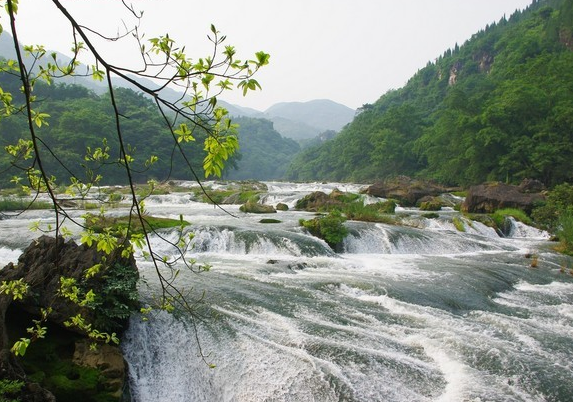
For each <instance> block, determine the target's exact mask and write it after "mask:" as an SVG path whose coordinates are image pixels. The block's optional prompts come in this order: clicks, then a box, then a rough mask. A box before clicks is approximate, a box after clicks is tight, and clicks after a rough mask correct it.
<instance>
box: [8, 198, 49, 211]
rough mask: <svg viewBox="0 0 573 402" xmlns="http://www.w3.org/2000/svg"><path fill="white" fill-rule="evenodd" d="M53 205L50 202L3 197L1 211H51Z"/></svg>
mask: <svg viewBox="0 0 573 402" xmlns="http://www.w3.org/2000/svg"><path fill="white" fill-rule="evenodd" d="M50 208H52V204H50V203H48V202H40V201H30V200H27V199H23V198H15V197H2V198H0V211H3V212H5V211H24V210H27V209H50Z"/></svg>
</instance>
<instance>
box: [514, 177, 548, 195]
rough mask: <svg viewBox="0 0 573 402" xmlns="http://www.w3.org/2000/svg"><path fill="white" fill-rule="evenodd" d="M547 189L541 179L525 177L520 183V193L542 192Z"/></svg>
mask: <svg viewBox="0 0 573 402" xmlns="http://www.w3.org/2000/svg"><path fill="white" fill-rule="evenodd" d="M542 191H545V185H544V184H543V183H542V182H540V181H539V180H534V179H523V181H522V182H521V184H520V185H519V192H520V193H541V192H542Z"/></svg>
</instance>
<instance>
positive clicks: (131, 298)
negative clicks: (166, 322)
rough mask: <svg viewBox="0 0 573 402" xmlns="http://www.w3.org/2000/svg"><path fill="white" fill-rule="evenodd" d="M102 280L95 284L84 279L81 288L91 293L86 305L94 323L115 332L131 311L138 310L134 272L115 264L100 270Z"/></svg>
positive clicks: (97, 326)
mask: <svg viewBox="0 0 573 402" xmlns="http://www.w3.org/2000/svg"><path fill="white" fill-rule="evenodd" d="M103 276H104V280H103V281H97V282H96V286H93V283H90V281H89V280H86V281H85V282H84V284H83V288H84V290H85V289H90V290H92V291H93V292H94V293H95V296H94V298H93V300H92V301H91V302H89V303H88V304H87V306H88V307H89V308H90V309H92V310H93V311H94V314H95V317H94V320H93V322H94V326H95V327H96V328H100V329H101V330H103V331H108V332H112V331H118V330H120V329H121V328H122V327H123V325H124V324H125V322H126V320H127V319H128V318H129V316H130V315H131V313H132V312H134V311H138V310H139V294H138V291H137V286H136V284H137V281H138V279H139V275H138V272H137V271H136V270H134V269H133V268H132V267H127V266H121V265H115V266H113V267H110V268H108V269H107V270H106V271H105V272H104V273H103Z"/></svg>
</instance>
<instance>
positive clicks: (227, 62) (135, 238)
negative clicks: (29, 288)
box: [0, 0, 270, 355]
mask: <svg viewBox="0 0 573 402" xmlns="http://www.w3.org/2000/svg"><path fill="white" fill-rule="evenodd" d="M52 3H53V4H54V6H55V7H56V8H57V9H58V10H59V11H60V13H61V16H62V17H63V18H64V20H66V21H67V22H68V23H69V32H70V33H71V34H70V42H72V52H73V57H72V59H71V60H70V61H69V62H65V63H62V62H60V61H59V60H58V57H57V54H56V53H53V54H49V53H48V52H47V51H46V50H45V48H44V47H43V46H42V45H22V46H21V44H20V43H19V42H18V34H19V29H20V26H19V23H20V22H21V19H17V18H16V16H17V13H18V1H17V0H6V1H3V2H2V5H3V6H4V7H2V12H4V13H5V15H4V18H3V19H2V20H3V21H8V26H9V28H10V33H11V35H12V38H11V39H12V43H13V49H14V51H15V54H16V56H15V58H14V59H13V60H4V59H1V60H0V125H1V127H0V130H1V131H2V133H3V135H2V139H1V141H2V144H1V145H2V146H3V148H4V149H5V151H6V154H5V155H3V156H2V157H0V167H1V169H2V171H3V175H2V176H1V177H2V180H4V182H2V183H0V185H5V184H6V182H8V181H9V182H11V183H12V184H13V185H14V186H16V187H18V188H19V191H21V192H23V193H25V194H29V195H31V196H32V197H37V196H38V195H40V194H46V195H47V197H49V199H50V200H51V207H52V209H53V212H54V218H55V223H54V224H50V225H48V226H47V227H43V226H42V225H41V224H40V223H38V224H36V225H35V226H34V229H35V230H41V231H43V232H46V233H51V234H53V235H55V236H56V238H58V237H60V236H71V231H70V230H68V229H67V228H66V227H65V223H66V222H68V221H71V222H73V223H75V224H77V225H79V226H80V227H83V229H84V231H83V232H82V233H81V234H80V238H81V241H82V242H83V243H85V244H86V245H88V246H92V245H95V246H96V248H97V250H98V251H101V252H103V253H104V254H105V255H111V254H112V253H118V254H120V255H121V256H122V257H124V258H130V257H132V255H133V252H134V250H135V249H136V248H139V249H142V250H143V255H144V256H145V257H146V258H148V259H150V260H151V261H152V263H153V265H154V267H155V272H156V274H157V276H158V280H159V283H160V286H161V300H160V301H159V303H158V305H159V308H164V309H166V310H169V311H171V310H173V308H174V307H173V306H174V304H177V305H179V306H180V307H181V308H184V309H186V310H187V311H188V312H189V313H190V315H191V316H193V314H194V309H193V303H192V302H191V301H190V300H188V299H187V298H186V296H185V294H184V292H181V291H180V290H179V289H178V288H177V287H176V285H175V282H174V281H175V279H176V278H177V269H180V268H181V267H185V268H186V269H189V270H191V271H193V272H200V271H202V270H205V269H206V268H205V266H199V268H198V266H197V265H196V263H195V261H194V260H186V259H185V258H184V257H185V252H186V250H187V248H188V247H189V242H190V240H191V238H192V236H183V231H182V227H183V226H184V224H185V223H184V221H183V219H182V218H181V219H180V220H179V222H178V226H179V227H180V231H179V239H178V240H177V241H176V242H175V243H173V244H171V243H170V245H172V246H174V247H175V248H176V249H177V251H178V254H177V255H175V256H173V253H172V252H170V255H169V256H165V255H161V254H158V253H156V252H155V251H154V249H153V248H152V245H151V243H150V241H149V236H150V235H151V233H152V232H153V231H155V229H156V228H157V227H158V226H159V225H162V224H163V223H164V222H162V221H158V220H156V219H152V218H149V217H147V215H146V212H145V199H146V198H147V197H148V196H149V195H151V194H153V192H154V189H155V182H154V181H153V180H147V182H148V188H149V189H148V191H146V192H145V193H144V194H141V193H137V189H136V182H138V180H141V179H148V178H149V177H150V176H153V174H154V172H156V171H154V170H153V169H155V168H154V166H159V165H161V164H163V166H162V169H161V170H158V171H157V172H162V174H163V175H164V178H165V179H168V178H169V177H171V176H172V173H173V171H174V169H175V167H181V169H180V170H179V172H178V176H177V177H180V178H185V179H194V180H197V181H199V180H200V178H199V175H198V174H197V171H200V170H203V173H204V176H205V177H209V176H218V177H220V176H221V174H222V169H223V167H224V165H225V163H227V162H228V161H229V160H230V158H231V157H232V156H233V154H234V153H235V151H236V150H237V149H238V145H239V144H238V139H237V135H236V132H237V125H236V124H234V123H232V122H231V120H230V119H229V117H228V113H227V111H226V110H225V109H224V108H221V107H219V106H218V105H217V96H219V95H220V94H221V93H223V92H225V91H227V90H231V89H232V88H233V87H234V86H235V85H236V87H237V88H239V89H241V90H242V92H243V95H246V94H247V93H248V92H249V91H252V90H257V89H260V88H261V86H260V84H259V82H258V81H257V80H256V79H255V78H254V76H255V74H256V73H257V71H258V70H259V69H260V68H262V67H263V66H265V65H267V64H268V63H269V57H270V56H269V55H268V54H267V53H265V52H262V51H259V52H256V53H255V54H254V57H252V58H249V59H244V60H241V59H239V58H238V57H237V51H236V49H235V48H234V46H231V45H228V44H226V43H225V41H226V37H225V36H224V35H222V34H221V33H220V32H219V31H218V30H217V29H216V28H215V27H214V26H213V25H211V27H210V33H209V35H208V36H207V39H208V40H209V42H210V45H211V46H212V51H210V52H209V54H208V55H207V56H206V57H202V58H201V57H199V58H193V59H191V58H190V57H188V56H187V55H186V53H185V48H184V47H179V46H178V45H177V43H176V41H175V40H174V39H173V38H170V37H169V35H168V34H166V35H162V36H159V37H152V38H149V39H144V35H143V34H142V33H141V32H140V30H139V28H140V24H141V20H142V17H143V12H139V11H137V10H135V9H134V8H133V6H131V5H128V4H127V3H126V2H122V4H123V6H124V8H125V12H126V14H127V15H128V16H129V18H131V21H125V20H122V26H123V28H122V29H120V30H118V33H117V35H116V36H115V37H114V36H111V37H110V36H108V35H105V34H102V33H101V32H97V31H95V30H93V29H91V28H90V27H87V26H85V25H81V24H79V23H78V21H77V20H76V19H75V18H74V16H73V15H72V14H71V13H70V12H69V11H68V10H67V9H66V8H65V7H64V5H63V4H62V3H61V1H60V0H52ZM34 23H36V22H34ZM132 23H133V25H131V24H132ZM2 31H3V29H2V27H1V26H0V33H2ZM94 36H95V37H97V38H98V40H104V41H107V42H109V43H110V44H113V43H117V42H122V43H123V42H126V41H127V42H129V41H131V42H129V43H128V45H132V46H134V47H135V49H136V51H138V52H139V54H140V56H141V57H140V58H139V62H140V63H141V64H140V65H139V66H137V67H135V68H133V69H132V68H126V67H124V66H121V65H115V64H111V63H109V61H108V60H106V58H105V57H103V56H102V54H101V53H100V52H99V48H98V46H96V45H95V42H94V41H93V38H94ZM100 43H101V42H100ZM80 53H82V54H83V56H84V58H87V59H90V58H91V60H93V64H92V65H89V66H81V65H80V62H79V61H78V57H79V54H80ZM77 76H83V77H86V76H87V77H91V78H93V79H94V80H97V81H102V82H105V84H106V86H107V88H108V92H107V93H106V94H105V95H103V96H97V95H95V94H94V93H92V92H90V91H88V90H85V89H84V88H79V87H76V86H65V85H64V86H56V87H55V88H56V89H55V90H53V89H52V84H53V83H54V81H55V80H57V79H59V78H63V77H67V78H73V77H77ZM117 81H122V85H129V86H131V87H133V88H137V90H138V91H139V92H137V93H136V92H134V91H132V90H129V89H124V88H117V87H116V86H115V85H114V84H115V83H116V82H117ZM169 87H178V89H180V90H181V91H182V95H180V96H179V97H176V99H169V98H168V96H167V92H168V91H169ZM48 88H49V89H48ZM79 133H81V135H79ZM197 142H199V145H195V143H197ZM158 152H160V154H158ZM105 182H107V183H117V182H121V183H126V184H127V185H128V187H129V195H128V197H127V203H128V207H129V208H130V211H129V219H128V221H127V226H122V225H120V224H118V225H117V227H112V226H105V227H100V228H99V230H100V232H99V233H97V232H96V229H98V228H96V227H95V226H92V225H93V224H96V223H97V220H93V219H87V220H86V221H85V223H83V222H80V221H78V220H77V219H76V218H75V217H74V216H73V214H69V213H68V210H67V209H66V207H65V205H64V204H63V203H60V202H59V200H58V196H57V192H58V191H59V189H61V188H65V192H66V193H67V195H69V196H71V197H72V198H74V199H78V200H82V201H85V200H87V199H88V198H89V197H91V195H93V194H94V192H96V190H97V188H98V187H99V186H100V185H101V184H102V183H105ZM110 198H111V197H110ZM97 201H99V202H101V203H102V209H101V211H100V213H101V215H102V216H105V215H106V210H105V203H104V202H103V201H101V200H99V199H98V200H97ZM103 219H104V220H102V222H104V223H105V224H106V225H108V224H110V223H109V222H108V221H106V220H105V218H103ZM136 222H137V223H138V224H139V227H137V225H136ZM169 225H171V223H169ZM164 240H165V239H164ZM160 264H163V265H165V266H166V267H167V268H168V271H169V272H168V273H167V274H165V273H164V272H166V271H165V270H161V269H160V267H159V265H160ZM176 265H177V268H175V266H176ZM169 269H170V270H169ZM102 273H103V274H104V275H108V277H107V278H108V279H109V281H108V282H105V283H104V285H102V287H101V288H97V287H95V290H97V291H98V292H99V293H98V294H96V293H95V291H94V287H93V286H91V284H90V287H89V290H88V288H86V289H82V287H81V285H82V284H79V283H77V282H76V281H75V280H74V279H73V278H65V277H62V278H61V279H62V281H61V287H60V290H59V295H60V296H62V297H64V298H66V299H68V300H69V301H71V302H73V303H76V304H78V305H79V306H80V307H89V306H92V307H93V308H94V309H96V310H98V309H99V313H100V314H101V316H103V317H104V318H105V319H104V320H103V322H102V323H100V324H101V325H103V326H104V327H105V326H108V327H110V328H112V327H113V326H114V323H115V322H116V320H119V319H124V318H125V317H126V314H127V310H128V308H131V307H132V306H131V303H132V302H133V301H134V298H136V294H135V293H134V292H135V290H134V289H135V286H133V285H134V283H133V281H134V280H135V279H134V278H133V277H131V276H128V275H127V274H126V273H125V272H124V271H123V270H122V269H121V267H108V266H105V264H101V266H100V264H96V266H94V267H92V268H90V269H89V270H88V272H87V275H86V279H89V278H90V277H92V276H96V275H98V274H102ZM88 282H89V281H88ZM129 286H132V287H129ZM128 288H129V289H131V290H130V292H132V293H130V292H128V291H127V289H128ZM22 289H23V287H22V286H20V285H19V284H18V283H17V281H12V282H6V283H3V284H2V290H3V291H4V292H8V293H9V294H11V295H12V297H14V298H20V297H22V295H23V293H22ZM121 297H125V299H121ZM50 313H51V310H50V309H49V308H47V309H46V310H44V311H43V315H42V318H41V320H38V321H37V322H35V323H36V326H35V327H32V328H31V335H32V336H31V337H30V338H22V339H21V340H20V341H18V342H16V344H15V345H14V347H13V349H12V350H13V352H14V353H16V354H20V355H23V354H24V353H25V352H26V349H27V347H28V345H29V343H30V342H31V341H32V340H36V339H39V338H43V336H44V334H45V331H46V328H45V327H43V326H42V324H43V323H45V322H46V320H47V316H48V315H49V314H50ZM66 322H67V324H68V325H73V326H76V327H78V328H80V329H82V330H84V331H85V332H86V333H88V335H89V336H90V337H92V338H93V339H95V340H100V341H101V340H103V341H105V342H117V337H116V336H115V334H114V333H111V334H108V333H105V332H102V331H100V330H99V329H98V328H95V327H94V326H93V324H92V323H91V322H89V320H86V318H85V317H84V316H82V315H77V316H74V317H68V320H67V321H66Z"/></svg>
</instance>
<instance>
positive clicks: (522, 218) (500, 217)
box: [492, 208, 533, 228]
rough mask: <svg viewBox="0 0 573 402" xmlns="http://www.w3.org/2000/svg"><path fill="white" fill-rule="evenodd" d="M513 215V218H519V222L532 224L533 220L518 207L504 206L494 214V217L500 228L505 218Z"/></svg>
mask: <svg viewBox="0 0 573 402" xmlns="http://www.w3.org/2000/svg"><path fill="white" fill-rule="evenodd" d="M508 216H511V217H512V218H514V219H516V220H518V221H519V222H523V223H525V224H526V225H532V224H533V222H532V220H531V218H530V217H529V216H527V214H526V213H525V212H523V211H522V210H521V209H516V208H503V209H498V210H497V211H495V212H494V213H493V214H492V218H493V220H494V222H495V224H496V225H497V227H498V228H503V227H504V224H505V219H506V218H507V217H508Z"/></svg>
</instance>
